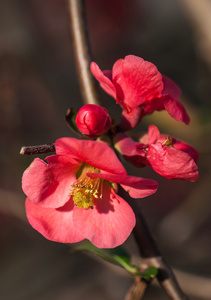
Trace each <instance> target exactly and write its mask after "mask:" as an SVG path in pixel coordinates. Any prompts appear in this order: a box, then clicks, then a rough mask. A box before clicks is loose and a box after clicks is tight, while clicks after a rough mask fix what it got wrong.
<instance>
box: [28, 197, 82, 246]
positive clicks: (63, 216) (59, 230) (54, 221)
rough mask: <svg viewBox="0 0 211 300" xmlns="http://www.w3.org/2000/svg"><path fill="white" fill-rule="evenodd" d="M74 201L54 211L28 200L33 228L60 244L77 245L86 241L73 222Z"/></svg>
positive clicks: (29, 217) (29, 216)
mask: <svg viewBox="0 0 211 300" xmlns="http://www.w3.org/2000/svg"><path fill="white" fill-rule="evenodd" d="M73 209H74V204H73V201H69V202H67V203H66V204H65V206H63V207H61V208H59V209H54V208H45V207H40V206H38V205H36V204H34V203H33V202H32V201H30V200H29V199H28V198H27V199H26V214H27V218H28V221H29V223H30V224H31V226H32V227H33V228H34V229H36V230H37V231H38V232H40V233H41V234H42V235H43V236H44V237H45V238H46V239H49V240H51V241H55V242H60V243H76V242H79V241H81V240H83V239H84V237H83V235H82V234H81V232H80V231H79V230H77V228H76V226H75V224H74V222H73Z"/></svg>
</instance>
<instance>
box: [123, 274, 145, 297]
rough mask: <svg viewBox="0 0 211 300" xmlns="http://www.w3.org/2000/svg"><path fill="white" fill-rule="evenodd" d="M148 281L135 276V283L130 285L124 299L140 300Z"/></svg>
mask: <svg viewBox="0 0 211 300" xmlns="http://www.w3.org/2000/svg"><path fill="white" fill-rule="evenodd" d="M149 283H150V281H146V280H143V279H141V278H136V280H135V283H134V284H133V285H132V286H131V288H130V289H129V291H128V292H127V294H126V296H125V300H141V299H142V298H143V297H144V295H145V293H146V290H147V288H148V286H149Z"/></svg>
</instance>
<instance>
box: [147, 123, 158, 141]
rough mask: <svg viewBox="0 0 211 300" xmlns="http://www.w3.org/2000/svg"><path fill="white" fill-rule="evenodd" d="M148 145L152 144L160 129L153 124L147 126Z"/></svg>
mask: <svg viewBox="0 0 211 300" xmlns="http://www.w3.org/2000/svg"><path fill="white" fill-rule="evenodd" d="M148 136H149V145H150V144H154V143H155V142H156V141H157V140H158V139H159V137H160V131H159V130H158V128H157V127H156V126H155V125H150V126H149V127H148Z"/></svg>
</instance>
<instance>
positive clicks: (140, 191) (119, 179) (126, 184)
mask: <svg viewBox="0 0 211 300" xmlns="http://www.w3.org/2000/svg"><path fill="white" fill-rule="evenodd" d="M87 176H89V177H91V178H102V179H105V180H108V181H111V182H115V183H119V184H120V185H121V186H122V187H123V189H124V190H126V191H127V192H128V193H129V195H130V196H131V197H132V198H144V197H147V196H149V195H152V194H154V193H155V192H156V191H157V188H158V183H157V182H156V181H155V180H152V179H146V178H141V177H134V176H128V175H116V174H109V173H87Z"/></svg>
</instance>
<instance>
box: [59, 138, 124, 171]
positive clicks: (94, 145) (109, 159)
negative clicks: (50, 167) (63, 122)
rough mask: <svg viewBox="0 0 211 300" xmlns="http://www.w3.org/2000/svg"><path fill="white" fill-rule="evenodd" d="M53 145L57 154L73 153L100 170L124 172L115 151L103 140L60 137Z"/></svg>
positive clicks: (77, 157) (81, 160) (79, 159)
mask: <svg viewBox="0 0 211 300" xmlns="http://www.w3.org/2000/svg"><path fill="white" fill-rule="evenodd" d="M55 146H56V153H57V154H60V155H74V156H75V158H76V159H78V161H80V162H85V163H87V164H89V165H91V166H93V167H95V168H98V169H100V170H105V171H107V172H111V173H115V174H126V171H125V169H124V167H123V165H122V164H121V162H120V161H119V159H118V158H117V156H116V154H115V152H114V151H113V150H112V149H111V148H110V147H109V146H108V145H107V144H105V143H103V142H98V141H91V140H78V139H74V138H61V139H58V140H56V143H55ZM105 162H106V163H105Z"/></svg>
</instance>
